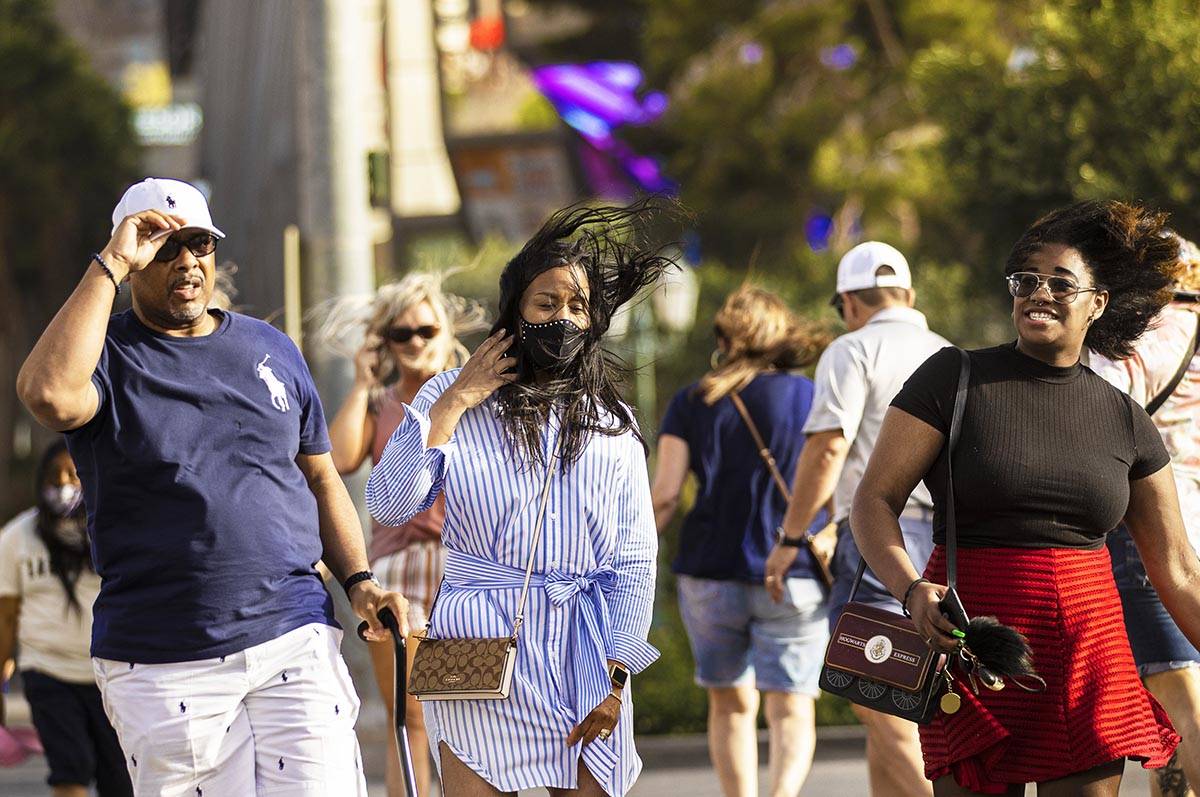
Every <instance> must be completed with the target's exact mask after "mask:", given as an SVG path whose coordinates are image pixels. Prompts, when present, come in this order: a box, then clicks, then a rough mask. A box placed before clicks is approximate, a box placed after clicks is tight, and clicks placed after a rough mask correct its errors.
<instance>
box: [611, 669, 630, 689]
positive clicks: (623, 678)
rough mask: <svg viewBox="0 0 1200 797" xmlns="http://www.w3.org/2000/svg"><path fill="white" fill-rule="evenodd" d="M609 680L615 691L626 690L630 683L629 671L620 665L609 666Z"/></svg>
mask: <svg viewBox="0 0 1200 797" xmlns="http://www.w3.org/2000/svg"><path fill="white" fill-rule="evenodd" d="M608 679H609V680H610V681H611V682H612V688H613V689H624V688H625V684H627V683H629V670H627V669H625V668H624V667H622V666H621V665H620V664H610V665H608Z"/></svg>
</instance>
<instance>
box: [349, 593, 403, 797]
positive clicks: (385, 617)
mask: <svg viewBox="0 0 1200 797" xmlns="http://www.w3.org/2000/svg"><path fill="white" fill-rule="evenodd" d="M378 617H379V622H381V623H383V625H384V627H385V628H387V630H389V631H391V632H392V645H393V652H394V653H395V657H396V667H395V669H396V685H395V690H394V692H393V693H392V716H394V717H395V718H396V746H397V748H398V750H399V753H400V768H401V769H402V770H404V793H405V794H406V795H407V796H408V797H417V778H416V775H415V774H413V759H412V748H411V747H410V746H409V743H408V724H407V721H406V719H407V718H406V716H405V712H406V709H407V708H408V699H407V698H408V651H407V650H406V648H405V643H404V635H403V634H401V633H400V624H399V623H398V622H396V615H394V614H392V610H391V609H388V608H387V607H384V608H382V609H380V610H379V615H378ZM367 628H369V626H368V625H367V622H366V621H365V620H364V621H363V622H361V623H359V626H358V638H359V639H361V640H362V641H364V642H366V641H367V640H366V637H365V636H363V635H364V634H365V633H366V631H367Z"/></svg>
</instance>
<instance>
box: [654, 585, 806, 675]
mask: <svg viewBox="0 0 1200 797" xmlns="http://www.w3.org/2000/svg"><path fill="white" fill-rule="evenodd" d="M677 583H678V591H679V609H680V613H681V614H682V615H683V625H684V628H685V629H687V635H688V640H689V641H690V642H691V646H692V656H693V657H694V658H695V660H696V683H697V684H699V685H700V686H703V687H705V688H719V687H730V686H754V687H755V688H757V689H760V690H762V691H771V692H791V693H794V694H801V695H809V696H811V697H816V696H817V695H819V694H820V689H819V687H818V686H817V681H818V679H819V678H820V676H821V663H822V662H823V661H824V659H825V645H826V643H827V642H828V641H829V631H828V624H827V621H826V616H825V612H826V607H825V595H824V594H823V590H822V588H821V586H820V585H819V584H818V583H817V582H816V581H814V580H812V579H808V578H789V579H786V580H785V588H784V597H783V600H782V601H781V602H779V603H775V602H774V601H773V600H771V597H770V596H769V595H768V594H767V590H766V588H765V587H764V586H763V585H762V584H748V583H746V582H743V581H718V580H716V579H710V578H695V577H694V576H684V575H681V576H679V577H678V582H677Z"/></svg>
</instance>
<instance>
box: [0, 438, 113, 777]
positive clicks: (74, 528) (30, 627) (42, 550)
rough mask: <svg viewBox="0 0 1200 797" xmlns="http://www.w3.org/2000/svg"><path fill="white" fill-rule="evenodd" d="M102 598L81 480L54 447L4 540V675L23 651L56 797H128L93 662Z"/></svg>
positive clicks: (28, 692)
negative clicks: (30, 500)
mask: <svg viewBox="0 0 1200 797" xmlns="http://www.w3.org/2000/svg"><path fill="white" fill-rule="evenodd" d="M99 591H100V577H99V576H98V575H97V574H96V572H95V570H93V568H92V558H91V552H90V549H89V544H88V535H87V510H86V508H85V507H84V504H83V492H82V489H81V486H80V483H79V476H78V475H77V474H76V472H75V463H74V462H73V461H72V460H71V455H70V454H69V453H68V452H67V447H66V444H65V442H63V441H62V440H59V441H56V442H55V443H54V444H52V445H51V446H50V447H49V448H47V449H46V451H45V453H44V454H43V455H42V459H41V463H40V464H39V466H38V471H37V506H35V507H33V508H31V509H28V510H26V511H25V512H22V513H21V514H20V515H17V517H15V518H13V520H12V521H11V522H9V523H8V525H6V526H5V527H4V528H3V530H0V672H2V671H3V669H4V665H5V664H6V663H7V662H8V660H9V659H10V658H12V656H13V651H14V647H15V644H16V643H18V642H19V643H20V657H19V658H18V662H17V663H18V667H19V669H20V671H21V681H22V683H23V684H24V690H25V696H26V698H27V699H28V700H29V708H30V713H31V714H32V718H33V724H34V727H36V728H37V731H38V735H39V736H40V737H41V740H42V746H43V748H44V749H45V751H46V761H47V763H48V764H49V767H50V775H49V777H48V778H47V779H46V782H47V783H48V784H49V785H50V789H51V794H53V795H55V797H77V796H78V797H83V795H86V794H88V786H89V785H90V784H92V783H93V782H94V783H95V785H96V791H97V793H98V794H99V795H100V797H110V796H115V795H132V794H133V787H132V786H131V785H130V781H129V774H128V772H127V769H126V766H127V765H126V761H125V756H124V754H123V753H122V752H121V747H120V745H119V744H118V742H117V735H116V733H115V732H114V731H113V729H112V726H111V725H109V722H108V718H107V717H106V716H105V714H104V708H103V706H102V704H101V702H100V690H99V689H98V688H97V687H96V683H95V676H94V674H93V671H92V661H91V657H90V654H89V647H90V645H91V638H92V603H93V602H94V601H95V599H96V595H97V594H98V593H99ZM18 629H19V632H18ZM3 721H4V704H3V695H0V723H3ZM130 765H131V766H132V763H130Z"/></svg>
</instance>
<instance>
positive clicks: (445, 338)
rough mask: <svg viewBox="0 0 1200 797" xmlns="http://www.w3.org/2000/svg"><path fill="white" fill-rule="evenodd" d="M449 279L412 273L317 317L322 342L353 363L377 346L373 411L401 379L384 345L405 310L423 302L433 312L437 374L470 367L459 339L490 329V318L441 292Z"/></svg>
mask: <svg viewBox="0 0 1200 797" xmlns="http://www.w3.org/2000/svg"><path fill="white" fill-rule="evenodd" d="M451 273H453V272H449V273H445V274H442V273H436V272H431V271H414V272H412V273H410V274H408V275H406V276H404V277H403V278H402V279H400V280H398V281H396V282H392V283H388V284H387V285H382V286H380V287H379V289H378V290H376V291H375V293H374V295H370V296H344V297H340V298H337V299H334V300H332V301H330V302H326V303H324V304H322V305H320V306H318V307H317V308H316V309H315V310H314V311H313V315H314V316H316V317H318V318H322V319H323V320H322V321H321V325H320V327H319V329H318V331H317V338H318V340H320V341H321V342H323V343H324V344H325V345H327V346H329V347H330V348H331V349H333V350H334V351H336V352H338V353H339V354H341V355H343V356H345V357H353V356H354V354H355V352H357V351H358V349H359V348H360V347H361V346H362V345H363V343H364V341H378V342H379V344H380V357H379V384H378V385H377V386H376V387H375V388H374V390H373V392H372V395H371V402H372V405H375V404H376V403H377V402H378V400H379V398H380V396H382V394H383V393H384V392H385V391H386V390H387V389H388V388H390V387H391V386H392V385H394V384H395V383H396V382H397V381H399V379H400V376H401V367H400V364H399V363H398V362H396V358H395V357H393V356H392V354H391V350H390V349H389V348H388V347H387V346H386V345H384V343H383V340H384V338H383V336H384V333H386V332H387V331H388V329H389V328H390V327H391V326H392V325H393V324H394V323H395V322H396V319H397V318H398V317H400V315H402V314H403V313H404V312H405V311H406V310H408V309H409V308H411V307H415V306H416V305H418V304H420V303H422V302H426V303H428V304H429V306H430V307H431V308H433V314H434V315H435V316H436V317H437V320H438V326H439V327H440V332H439V334H438V335H437V336H436V337H435V338H433V340H431V341H429V343H428V344H427V345H428V346H430V347H431V348H433V349H435V351H434V352H432V353H431V355H430V356H431V360H432V364H433V366H432V367H433V370H434V371H438V372H440V371H446V370H449V369H450V368H454V367H456V366H459V365H462V364H463V363H464V362H466V360H467V357H468V352H467V348H466V347H465V346H464V345H463V344H462V342H461V341H460V340H459V336H461V335H467V334H470V333H472V332H478V331H480V330H483V329H486V328H487V312H486V311H485V310H484V309H483V307H482V306H481V305H480V304H479V303H478V302H474V301H471V300H469V299H464V298H462V297H461V296H456V295H454V294H452V293H447V292H446V291H444V290H443V289H442V281H443V280H444V279H445V278H446V277H447V276H449V275H450V274H451Z"/></svg>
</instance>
